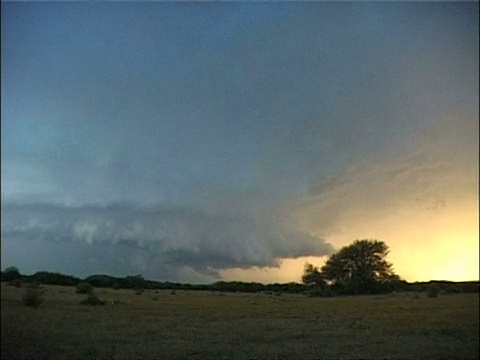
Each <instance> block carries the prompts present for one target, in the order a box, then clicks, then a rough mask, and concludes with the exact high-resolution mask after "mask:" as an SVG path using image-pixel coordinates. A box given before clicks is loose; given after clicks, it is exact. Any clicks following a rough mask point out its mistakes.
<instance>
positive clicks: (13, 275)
mask: <svg viewBox="0 0 480 360" xmlns="http://www.w3.org/2000/svg"><path fill="white" fill-rule="evenodd" d="M21 277H22V275H21V274H20V271H19V270H18V268H17V267H15V266H9V267H7V268H6V269H5V270H4V271H2V281H14V280H17V279H20V278H21Z"/></svg>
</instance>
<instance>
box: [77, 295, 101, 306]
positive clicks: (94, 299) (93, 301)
mask: <svg viewBox="0 0 480 360" xmlns="http://www.w3.org/2000/svg"><path fill="white" fill-rule="evenodd" d="M80 304H83V305H105V301H103V300H100V298H99V297H98V296H97V295H95V294H92V293H89V294H88V296H87V298H86V299H84V300H82V301H81V302H80Z"/></svg>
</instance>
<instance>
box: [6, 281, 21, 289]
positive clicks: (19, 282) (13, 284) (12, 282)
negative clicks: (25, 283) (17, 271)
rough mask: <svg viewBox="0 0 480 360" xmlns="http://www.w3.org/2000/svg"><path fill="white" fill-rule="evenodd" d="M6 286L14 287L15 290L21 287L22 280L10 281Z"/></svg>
mask: <svg viewBox="0 0 480 360" xmlns="http://www.w3.org/2000/svg"><path fill="white" fill-rule="evenodd" d="M8 285H11V286H15V287H16V288H20V287H22V280H21V279H15V280H12V281H10V282H9V283H8Z"/></svg>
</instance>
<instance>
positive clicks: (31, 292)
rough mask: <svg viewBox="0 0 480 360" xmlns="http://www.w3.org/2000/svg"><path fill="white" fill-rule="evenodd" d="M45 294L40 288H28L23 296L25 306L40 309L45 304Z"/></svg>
mask: <svg viewBox="0 0 480 360" xmlns="http://www.w3.org/2000/svg"><path fill="white" fill-rule="evenodd" d="M42 294H43V292H42V291H41V290H40V289H38V288H31V287H29V288H27V289H26V290H25V293H24V294H23V298H22V302H23V305H25V306H29V307H34V308H36V307H38V306H39V305H40V304H41V303H42V302H43V297H42Z"/></svg>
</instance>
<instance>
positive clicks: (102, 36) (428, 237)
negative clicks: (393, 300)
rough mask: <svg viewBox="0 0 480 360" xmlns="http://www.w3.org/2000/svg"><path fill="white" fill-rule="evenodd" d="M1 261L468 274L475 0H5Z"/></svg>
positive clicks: (37, 266)
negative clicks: (346, 258) (350, 259)
mask: <svg viewBox="0 0 480 360" xmlns="http://www.w3.org/2000/svg"><path fill="white" fill-rule="evenodd" d="M1 10H2V13H1V40H2V41H1V190H2V192H1V196H2V198H1V210H2V212H1V250H2V251H1V261H2V269H5V268H6V267H8V266H16V267H17V268H19V269H20V272H21V273H23V274H33V273H35V272H37V271H56V272H61V273H64V274H71V275H74V276H78V277H86V276H88V275H91V274H109V275H113V276H127V275H132V274H142V275H143V276H144V277H145V278H148V279H152V280H160V281H178V282H190V283H211V282H214V281H218V280H240V281H258V282H263V283H269V282H270V283H271V282H290V281H296V282H299V281H300V280H301V275H302V271H303V266H304V264H305V262H310V263H312V264H314V265H316V266H321V265H322V264H323V263H324V261H325V260H326V259H327V258H328V256H329V255H331V254H333V253H334V252H336V251H338V250H339V249H340V248H341V247H343V246H346V245H349V244H351V243H352V242H353V241H355V240H357V239H378V240H381V241H384V242H385V243H386V244H387V245H388V246H389V249H390V252H389V254H388V257H387V260H388V261H390V262H391V263H393V266H394V270H395V271H396V273H397V274H398V275H399V276H400V277H401V278H403V279H405V280H407V281H428V280H433V279H435V280H454V281H461V280H478V278H479V273H478V271H479V270H478V269H479V245H478V244H479V230H478V170H479V169H478V160H479V159H478V153H479V139H478V133H479V128H478V125H479V55H478V53H479V38H478V30H479V19H478V10H479V9H478V3H476V2H467V3H459V2H454V3H449V2H429V3H426V2H425V3H424V2H422V3H418V2H359V3H351V2H251V3H247V2H63V3H62V2H3V1H2V3H1Z"/></svg>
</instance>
